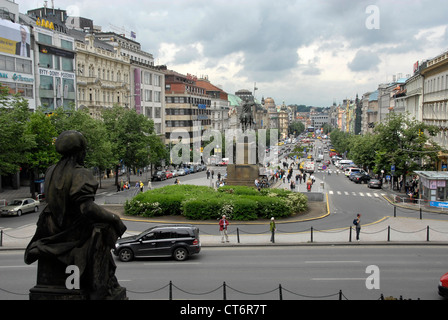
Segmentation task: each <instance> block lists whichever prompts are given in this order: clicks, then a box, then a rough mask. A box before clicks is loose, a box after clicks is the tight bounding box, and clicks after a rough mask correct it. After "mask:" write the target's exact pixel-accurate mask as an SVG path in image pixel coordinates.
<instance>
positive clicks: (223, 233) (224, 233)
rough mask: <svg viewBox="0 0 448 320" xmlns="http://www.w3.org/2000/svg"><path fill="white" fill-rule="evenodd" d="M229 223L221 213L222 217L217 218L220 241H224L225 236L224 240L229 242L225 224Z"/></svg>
mask: <svg viewBox="0 0 448 320" xmlns="http://www.w3.org/2000/svg"><path fill="white" fill-rule="evenodd" d="M228 225H229V221H228V220H227V219H226V216H225V215H223V216H222V219H221V220H219V231H220V233H221V242H222V243H224V237H226V242H229V236H228V235H227V226H228Z"/></svg>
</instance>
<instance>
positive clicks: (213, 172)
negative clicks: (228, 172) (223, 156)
mask: <svg viewBox="0 0 448 320" xmlns="http://www.w3.org/2000/svg"><path fill="white" fill-rule="evenodd" d="M214 175H215V171H214V170H212V179H213V176H214Z"/></svg>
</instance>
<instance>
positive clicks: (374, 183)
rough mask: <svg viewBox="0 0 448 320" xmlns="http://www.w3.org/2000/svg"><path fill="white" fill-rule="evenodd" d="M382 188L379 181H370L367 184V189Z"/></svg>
mask: <svg viewBox="0 0 448 320" xmlns="http://www.w3.org/2000/svg"><path fill="white" fill-rule="evenodd" d="M382 186H383V183H382V182H381V180H378V179H370V181H369V182H368V183H367V187H368V188H377V189H381V187H382Z"/></svg>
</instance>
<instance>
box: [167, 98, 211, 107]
mask: <svg viewBox="0 0 448 320" xmlns="http://www.w3.org/2000/svg"><path fill="white" fill-rule="evenodd" d="M165 101H166V103H188V104H192V105H195V106H197V105H205V106H210V105H211V100H210V99H204V98H197V97H176V96H165Z"/></svg>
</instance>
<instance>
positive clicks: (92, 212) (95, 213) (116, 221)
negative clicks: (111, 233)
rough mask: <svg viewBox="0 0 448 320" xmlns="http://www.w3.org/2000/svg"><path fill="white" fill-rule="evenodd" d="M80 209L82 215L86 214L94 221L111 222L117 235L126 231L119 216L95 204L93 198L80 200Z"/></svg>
mask: <svg viewBox="0 0 448 320" xmlns="http://www.w3.org/2000/svg"><path fill="white" fill-rule="evenodd" d="M80 209H81V213H82V214H83V215H88V216H89V218H90V219H92V220H93V221H94V222H98V223H108V224H111V225H112V226H113V227H114V228H115V230H116V231H117V233H118V235H119V236H121V235H122V234H123V233H124V232H125V231H126V226H125V225H124V223H123V222H122V221H121V219H120V217H119V216H117V215H116V214H114V213H112V212H110V211H108V210H106V209H104V208H102V207H101V206H99V205H97V204H96V203H95V202H93V200H87V201H84V202H82V203H81V205H80Z"/></svg>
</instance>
